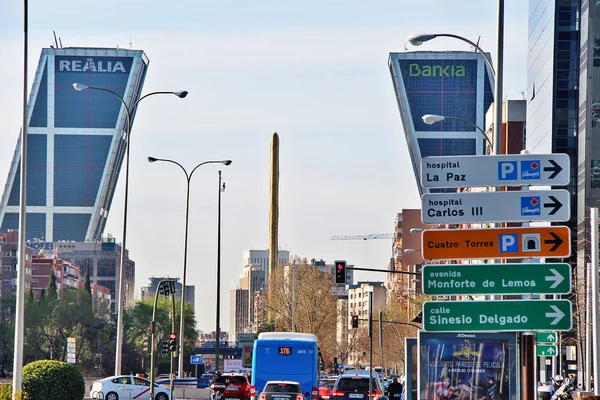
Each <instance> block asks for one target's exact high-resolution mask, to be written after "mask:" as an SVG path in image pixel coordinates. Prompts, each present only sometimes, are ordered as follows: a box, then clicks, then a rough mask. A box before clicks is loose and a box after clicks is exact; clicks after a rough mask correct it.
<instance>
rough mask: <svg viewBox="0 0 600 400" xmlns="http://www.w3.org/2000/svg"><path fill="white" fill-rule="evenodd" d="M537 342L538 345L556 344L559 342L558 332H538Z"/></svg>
mask: <svg viewBox="0 0 600 400" xmlns="http://www.w3.org/2000/svg"><path fill="white" fill-rule="evenodd" d="M535 340H536V342H538V343H545V344H555V343H557V342H558V334H557V333H556V332H538V333H537V334H536V337H535Z"/></svg>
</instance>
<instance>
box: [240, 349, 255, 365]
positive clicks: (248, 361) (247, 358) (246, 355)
mask: <svg viewBox="0 0 600 400" xmlns="http://www.w3.org/2000/svg"><path fill="white" fill-rule="evenodd" d="M252 349H253V346H245V347H244V348H243V354H242V357H243V358H242V360H243V362H244V368H252Z"/></svg>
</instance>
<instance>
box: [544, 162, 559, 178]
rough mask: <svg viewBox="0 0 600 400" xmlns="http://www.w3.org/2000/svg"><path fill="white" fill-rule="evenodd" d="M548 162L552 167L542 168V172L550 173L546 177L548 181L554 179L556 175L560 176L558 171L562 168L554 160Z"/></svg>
mask: <svg viewBox="0 0 600 400" xmlns="http://www.w3.org/2000/svg"><path fill="white" fill-rule="evenodd" d="M548 162H549V163H550V164H552V166H551V167H544V171H549V172H552V174H551V175H550V176H549V177H548V179H554V178H556V175H558V174H560V171H562V170H563V168H562V167H561V166H560V165H559V164H558V163H557V162H556V161H554V160H548Z"/></svg>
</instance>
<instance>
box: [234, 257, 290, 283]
mask: <svg viewBox="0 0 600 400" xmlns="http://www.w3.org/2000/svg"><path fill="white" fill-rule="evenodd" d="M277 257H278V261H277V265H287V264H289V262H290V252H289V251H288V250H279V251H278V253H277ZM244 265H260V267H261V268H262V269H263V271H265V282H268V281H269V250H246V251H244Z"/></svg>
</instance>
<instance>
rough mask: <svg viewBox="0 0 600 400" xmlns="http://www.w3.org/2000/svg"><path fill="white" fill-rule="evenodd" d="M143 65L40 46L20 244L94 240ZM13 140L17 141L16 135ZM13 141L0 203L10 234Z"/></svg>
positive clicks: (141, 59) (108, 53) (15, 208)
mask: <svg viewBox="0 0 600 400" xmlns="http://www.w3.org/2000/svg"><path fill="white" fill-rule="evenodd" d="M148 64H149V60H148V58H147V57H146V55H145V54H144V52H143V51H141V50H122V49H104V48H49V49H43V50H42V54H41V57H40V61H39V64H38V68H37V72H36V74H35V79H34V82H33V87H32V89H31V94H30V97H29V103H28V121H29V125H28V128H27V140H28V142H27V143H28V154H27V226H26V233H27V239H28V240H32V239H34V238H37V239H42V240H44V241H46V242H57V241H61V240H67V241H77V242H83V241H85V240H99V239H101V236H102V232H103V230H104V226H105V224H106V220H107V218H108V213H109V211H110V206H111V202H112V198H113V195H114V192H115V187H116V184H117V178H118V175H119V170H120V169H121V164H122V162H123V158H124V155H125V130H126V126H127V113H126V111H125V108H124V106H123V105H122V103H121V102H120V101H119V99H117V98H116V97H115V96H113V95H111V94H109V93H106V92H102V91H97V90H87V91H83V92H78V91H76V90H74V88H73V83H81V84H84V85H86V86H94V87H101V88H106V89H110V90H112V91H114V92H116V93H117V94H119V95H120V96H121V97H123V99H124V100H125V102H126V103H127V104H128V105H131V104H133V103H134V102H135V101H136V100H137V99H138V98H139V96H140V93H141V91H142V86H143V83H144V79H145V76H146V71H147V69H148ZM19 141H20V138H19ZM20 158H21V151H20V144H19V143H17V148H16V150H15V153H14V157H13V160H12V164H11V166H10V170H9V174H8V178H7V181H6V185H5V188H4V193H3V194H2V199H1V201H0V221H2V225H1V226H0V231H1V232H6V231H8V230H9V229H18V225H19V192H20V166H19V164H20Z"/></svg>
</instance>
